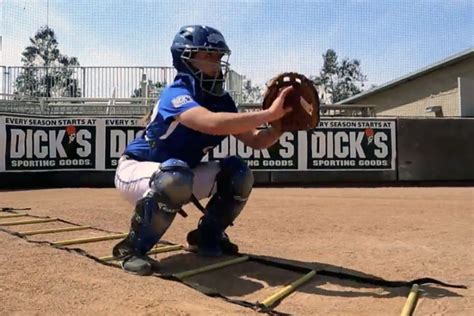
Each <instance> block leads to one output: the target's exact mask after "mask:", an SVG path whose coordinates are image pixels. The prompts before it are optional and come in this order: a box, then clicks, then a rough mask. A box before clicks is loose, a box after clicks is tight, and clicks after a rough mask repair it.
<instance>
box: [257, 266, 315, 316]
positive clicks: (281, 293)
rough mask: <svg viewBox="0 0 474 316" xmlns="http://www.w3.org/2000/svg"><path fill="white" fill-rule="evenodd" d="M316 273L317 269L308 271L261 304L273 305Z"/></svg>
mask: <svg viewBox="0 0 474 316" xmlns="http://www.w3.org/2000/svg"><path fill="white" fill-rule="evenodd" d="M315 275H316V271H315V270H313V271H311V272H308V273H307V274H305V275H304V276H302V277H301V278H299V279H298V280H296V281H294V282H293V283H291V284H289V285H287V286H285V287H284V288H282V289H281V290H279V291H278V292H276V293H275V294H273V295H271V296H269V297H268V298H266V299H264V300H263V301H262V302H261V303H260V304H261V305H263V306H265V307H270V306H272V305H273V304H275V302H277V301H278V300H280V299H282V298H284V297H286V296H288V295H289V294H291V293H292V292H293V291H295V290H296V288H297V287H298V286H300V285H301V284H303V283H305V282H307V281H308V280H309V279H311V278H312V277H314V276H315Z"/></svg>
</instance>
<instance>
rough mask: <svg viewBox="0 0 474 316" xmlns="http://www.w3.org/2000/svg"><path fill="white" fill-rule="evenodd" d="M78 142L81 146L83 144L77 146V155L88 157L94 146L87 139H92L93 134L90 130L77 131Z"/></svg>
mask: <svg viewBox="0 0 474 316" xmlns="http://www.w3.org/2000/svg"><path fill="white" fill-rule="evenodd" d="M76 137H77V144H78V145H79V146H82V148H81V147H79V148H77V155H78V156H79V157H87V156H89V155H90V154H91V152H92V146H91V143H90V142H89V141H87V139H92V134H91V133H90V132H89V131H88V130H80V131H79V132H78V133H77V136H76Z"/></svg>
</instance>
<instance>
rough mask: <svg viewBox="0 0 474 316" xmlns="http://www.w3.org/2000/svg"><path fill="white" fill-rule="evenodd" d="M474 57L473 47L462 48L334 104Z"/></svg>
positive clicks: (354, 100) (390, 86)
mask: <svg viewBox="0 0 474 316" xmlns="http://www.w3.org/2000/svg"><path fill="white" fill-rule="evenodd" d="M471 57H474V47H471V48H469V49H466V50H463V51H461V52H459V53H457V54H455V55H452V56H449V57H447V58H445V59H443V60H440V61H438V62H436V63H434V64H431V65H429V66H426V67H424V68H421V69H419V70H417V71H414V72H411V73H409V74H407V75H405V76H402V77H400V78H397V79H394V80H391V81H389V82H386V83H384V84H382V85H380V86H377V87H375V88H372V89H369V90H367V91H363V92H361V93H359V94H356V95H354V96H352V97H349V98H346V99H344V100H341V101H339V102H337V103H336V104H350V103H353V102H356V101H358V100H359V99H362V98H365V97H367V96H370V95H373V94H376V93H379V92H382V91H385V90H388V89H390V88H392V87H394V86H397V85H399V84H402V83H405V82H407V81H410V80H413V79H415V78H418V77H421V76H424V75H426V74H427V73H430V72H433V71H435V70H438V69H441V68H443V67H447V66H450V65H452V64H455V63H458V62H460V61H462V60H464V59H468V58H471Z"/></svg>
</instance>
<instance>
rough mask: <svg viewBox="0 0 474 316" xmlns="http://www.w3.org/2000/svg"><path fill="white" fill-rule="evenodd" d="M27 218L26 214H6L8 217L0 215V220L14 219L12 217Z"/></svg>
mask: <svg viewBox="0 0 474 316" xmlns="http://www.w3.org/2000/svg"><path fill="white" fill-rule="evenodd" d="M24 216H28V214H8V215H0V218H14V217H24Z"/></svg>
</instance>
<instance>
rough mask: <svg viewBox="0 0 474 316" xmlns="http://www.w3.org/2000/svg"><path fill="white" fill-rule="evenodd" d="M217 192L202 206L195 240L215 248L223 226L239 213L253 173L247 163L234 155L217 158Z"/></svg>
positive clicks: (248, 192) (221, 235) (251, 181)
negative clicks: (202, 213)
mask: <svg viewBox="0 0 474 316" xmlns="http://www.w3.org/2000/svg"><path fill="white" fill-rule="evenodd" d="M216 182H217V192H216V193H215V194H214V195H213V196H212V197H211V199H210V200H209V203H208V204H207V206H206V210H207V214H206V215H205V216H203V217H202V218H201V221H200V223H199V226H198V231H199V240H200V243H201V244H203V245H207V246H209V248H216V249H217V252H219V248H220V245H219V242H220V241H221V239H222V238H224V237H225V236H226V235H225V234H224V231H225V229H226V228H227V227H228V226H229V225H231V224H232V222H233V221H234V220H235V219H236V218H237V216H239V214H240V212H241V211H242V209H243V208H244V206H245V204H246V203H247V199H248V197H249V196H250V193H251V191H252V186H253V174H252V171H251V170H250V168H249V167H248V166H247V164H246V163H245V162H244V161H243V160H242V159H240V158H238V157H236V156H231V157H227V158H225V159H223V160H222V161H221V171H220V172H219V173H218V174H217V177H216Z"/></svg>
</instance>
